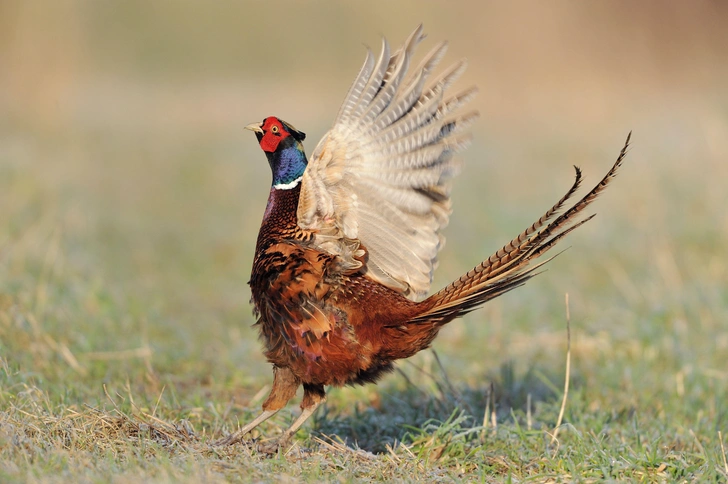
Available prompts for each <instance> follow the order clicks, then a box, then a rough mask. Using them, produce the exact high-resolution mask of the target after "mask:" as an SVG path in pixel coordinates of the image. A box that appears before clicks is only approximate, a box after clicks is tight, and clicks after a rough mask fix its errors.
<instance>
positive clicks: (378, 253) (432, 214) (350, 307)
mask: <svg viewBox="0 0 728 484" xmlns="http://www.w3.org/2000/svg"><path fill="white" fill-rule="evenodd" d="M423 38H424V35H423V30H422V26H421V25H420V26H419V27H418V28H417V29H416V30H415V31H414V32H413V33H412V34H411V35H410V36H409V38H407V40H406V42H405V43H404V45H403V46H402V47H401V48H400V49H398V50H396V51H395V52H394V53H390V47H389V44H388V43H387V41H386V39H383V42H382V43H383V45H382V50H381V53H380V54H379V57H378V59H376V60H375V58H374V56H373V54H372V52H371V51H367V57H366V60H365V62H364V65H363V67H362V68H361V71H360V72H359V74H358V76H357V77H356V80H355V81H354V83H353V85H352V86H351V88H350V89H349V92H348V94H347V95H346V98H345V100H344V103H343V105H342V107H341V109H340V111H339V113H338V115H337V117H336V120H335V122H334V124H333V127H332V128H331V129H330V130H329V131H328V132H327V133H326V134H325V135H324V137H323V139H322V140H321V141H320V142H319V143H318V145H317V146H316V148H315V149H314V151H313V156H312V157H311V159H310V160H307V158H306V154H305V153H304V149H303V144H302V143H303V141H304V139H305V137H306V135H305V134H304V133H303V132H302V131H300V130H298V129H296V128H295V127H294V126H293V125H292V124H290V123H287V122H285V121H283V120H281V119H279V118H276V117H268V118H265V119H264V120H263V122H261V123H253V124H250V125H248V126H246V127H245V128H246V129H248V130H251V131H253V132H254V133H255V135H256V137H257V139H258V142H259V144H260V147H261V148H262V149H263V151H264V152H265V155H266V157H267V158H268V163H269V164H270V168H271V170H272V173H273V183H272V187H271V190H270V195H269V197H268V203H267V206H266V208H265V213H264V215H263V222H262V225H261V228H260V232H259V234H258V240H257V245H256V249H255V258H254V261H253V268H252V275H251V278H250V282H249V284H250V287H251V292H252V302H253V304H254V307H255V313H256V315H257V317H258V322H257V323H256V325H257V326H258V328H259V330H260V339H261V340H262V342H263V345H264V347H265V356H266V358H267V359H268V361H269V362H270V363H272V364H273V374H274V378H273V387H272V390H271V392H270V395H269V396H268V398H267V399H266V400H265V402H264V403H263V411H262V413H261V414H260V415H259V416H258V417H256V418H255V419H254V420H253V421H251V422H250V423H248V424H247V425H245V426H244V427H243V428H242V429H240V430H239V431H237V432H235V433H233V434H231V435H229V436H228V437H227V438H224V439H221V440H219V441H217V442H216V443H217V444H218V445H227V444H233V443H236V442H239V441H241V440H242V438H243V436H244V435H245V434H247V433H248V432H250V431H251V430H253V429H254V428H255V427H257V426H258V425H259V424H260V423H261V422H263V421H265V420H266V419H268V418H270V417H271V416H272V415H274V414H275V413H276V412H278V411H279V410H280V409H281V408H283V407H284V406H285V405H286V404H287V403H288V401H289V400H290V399H291V398H292V397H293V396H294V395H295V393H296V391H297V390H298V388H299V387H300V386H301V385H302V386H303V399H302V402H301V410H302V412H301V414H300V416H299V417H298V418H297V419H296V420H295V421H294V422H293V424H292V425H291V426H290V427H289V428H288V429H287V430H285V431H284V432H283V433H282V435H281V436H280V438H279V439H277V440H275V441H272V442H271V443H269V444H268V445H267V446H266V447H264V450H266V449H267V450H266V451H274V450H275V449H277V448H280V447H284V446H286V445H287V444H288V443H289V442H290V439H291V437H292V436H293V435H294V434H295V432H296V431H297V430H298V429H299V428H300V427H301V425H302V424H303V423H304V422H305V421H306V419H308V418H309V417H310V416H311V415H312V414H313V413H314V411H315V410H316V408H318V407H319V405H321V403H322V402H324V401H325V399H326V393H325V387H326V386H342V385H358V384H365V383H373V382H376V381H377V380H378V379H379V378H380V377H381V376H382V375H383V374H385V373H387V372H389V371H391V370H392V369H393V362H394V361H395V360H398V359H401V358H408V357H410V356H412V355H414V354H415V353H417V352H418V351H421V350H423V349H424V348H427V347H428V346H429V345H430V343H432V341H433V339H434V338H435V337H436V336H437V334H438V332H439V331H440V329H441V328H442V327H443V326H444V325H445V324H447V323H449V322H450V321H452V320H453V319H455V318H457V317H459V316H462V315H464V314H466V313H468V312H470V311H472V310H474V309H476V308H478V307H480V306H482V305H483V304H484V303H486V302H487V301H489V300H491V299H493V298H495V297H498V296H500V295H501V294H504V293H506V292H508V291H510V290H511V289H514V288H516V287H518V286H520V285H522V284H524V283H525V282H526V281H527V280H528V279H530V278H531V277H533V276H534V275H535V274H536V271H537V269H538V268H539V267H540V266H542V265H543V264H545V263H546V262H548V261H549V260H550V259H547V260H541V261H539V258H540V257H541V256H543V255H544V254H545V253H546V252H548V251H549V249H551V248H552V247H553V246H554V245H556V243H557V242H558V241H560V240H561V239H562V238H563V237H564V236H566V235H567V234H568V233H569V232H571V231H572V230H574V229H576V228H578V227H579V226H581V225H582V224H584V223H586V222H587V221H589V220H591V218H592V217H593V216H594V215H591V216H588V217H586V218H584V217H580V215H582V212H583V211H584V209H585V208H586V207H587V206H588V205H589V204H590V203H591V202H593V201H594V199H595V198H596V197H597V196H598V195H599V194H600V193H601V192H602V191H603V190H604V189H605V188H606V187H607V185H608V184H609V183H610V181H611V180H612V179H613V178H614V177H615V175H616V173H617V170H618V169H619V167H620V166H621V164H622V160H623V159H624V157H625V154H626V152H627V147H628V145H629V138H630V136H631V133H630V136H628V137H627V141H626V143H625V145H624V148H622V150H621V152H620V154H619V157H618V158H617V161H616V162H615V163H614V165H613V166H612V168H611V169H610V170H609V171H608V172H607V174H606V175H605V176H604V178H602V180H601V181H600V182H599V184H597V185H596V186H595V187H594V188H593V189H592V190H591V191H589V193H587V194H586V195H585V196H584V197H583V198H581V199H580V200H578V201H577V202H576V203H575V204H573V205H572V206H571V207H570V208H568V209H566V210H564V208H565V206H566V204H567V202H568V201H569V200H571V198H572V196H573V195H574V193H575V192H576V190H577V189H578V188H579V186H580V184H581V181H582V174H581V171H580V170H579V168H577V167H575V169H576V177H575V181H574V183H573V184H572V186H571V188H570V189H569V190H568V191H567V192H566V194H565V195H564V196H563V197H562V198H561V199H560V200H559V201H558V202H556V204H555V205H553V206H552V207H551V208H549V209H548V210H547V211H546V213H544V214H543V215H542V216H541V217H540V218H539V219H538V220H536V221H535V222H534V223H533V224H532V225H531V226H530V227H528V228H527V229H526V230H524V231H523V232H521V233H520V234H518V235H517V236H516V237H515V238H514V239H513V240H511V241H510V242H508V243H507V244H505V245H504V246H503V247H502V248H501V249H500V250H498V251H497V252H496V253H495V254H493V255H491V256H490V257H488V258H487V259H485V260H484V261H482V262H481V263H480V264H478V265H477V266H476V267H475V268H473V269H472V270H471V271H469V272H467V273H466V274H464V275H462V276H461V277H459V278H457V279H456V280H455V281H453V282H452V283H451V284H449V285H448V286H446V287H445V288H444V289H442V290H440V291H438V292H436V293H434V294H432V295H431V296H429V297H425V296H426V295H427V293H428V291H429V288H430V284H431V282H432V274H433V270H434V269H435V267H436V265H437V254H438V251H439V249H440V248H441V247H442V244H443V241H444V239H443V236H442V235H441V229H442V228H443V227H444V226H445V225H446V224H447V222H448V218H449V215H450V212H451V208H450V205H451V204H450V180H451V179H452V177H453V175H454V174H455V173H456V172H457V169H458V163H457V162H456V161H455V160H454V159H453V155H454V154H455V153H457V152H459V151H461V150H462V149H463V148H465V147H466V146H467V144H468V142H469V139H470V136H469V134H467V132H466V131H467V128H468V127H469V126H470V125H471V124H472V123H473V121H474V120H475V119H476V118H477V116H478V114H477V113H476V112H469V113H466V114H463V115H456V111H458V110H459V108H461V107H463V106H464V105H466V104H467V103H468V102H469V101H470V100H471V99H472V97H473V96H474V95H475V93H476V89H475V88H471V89H467V90H465V91H464V92H461V93H459V94H456V95H454V96H451V97H447V96H446V93H447V91H448V88H449V87H450V86H451V85H452V84H453V82H455V80H456V79H457V78H458V77H459V76H460V75H461V74H462V73H463V71H464V70H465V66H466V63H465V61H460V62H458V63H456V64H454V65H453V66H452V67H450V68H449V69H447V70H445V71H444V73H443V74H441V75H440V76H439V77H437V78H436V79H435V80H433V81H432V82H429V83H427V80H428V78H429V77H430V74H431V73H432V71H433V70H434V69H435V67H436V66H437V64H438V63H439V62H440V60H441V59H442V58H443V56H444V55H445V51H446V48H447V44H446V43H445V42H442V43H440V44H438V45H437V46H435V47H434V48H433V49H432V51H431V52H430V53H429V54H427V55H426V56H425V58H424V60H423V61H422V62H421V63H420V64H419V66H418V67H417V68H415V69H414V72H413V74H412V75H410V76H408V75H407V74H408V72H409V70H410V69H409V68H410V62H411V60H412V56H413V54H414V51H415V48H416V47H417V45H418V44H419V43H420V42H421V41H422V40H423Z"/></svg>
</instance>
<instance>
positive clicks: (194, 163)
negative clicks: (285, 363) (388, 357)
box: [0, 1, 728, 483]
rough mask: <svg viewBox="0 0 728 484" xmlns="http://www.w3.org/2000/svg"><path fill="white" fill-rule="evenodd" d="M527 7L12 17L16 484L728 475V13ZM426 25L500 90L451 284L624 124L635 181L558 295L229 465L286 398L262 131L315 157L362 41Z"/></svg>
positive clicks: (7, 376) (251, 7)
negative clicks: (268, 277)
mask: <svg viewBox="0 0 728 484" xmlns="http://www.w3.org/2000/svg"><path fill="white" fill-rule="evenodd" d="M522 7H524V8H517V7H516V6H508V5H507V4H505V3H481V2H477V3H476V2H473V3H472V4H467V3H461V4H449V3H443V4H442V5H440V4H434V3H432V4H429V3H428V4H427V6H426V7H424V10H423V9H422V8H423V7H420V4H419V3H415V2H402V3H397V4H393V5H389V4H387V5H386V6H385V4H375V5H372V6H366V5H364V4H357V3H346V4H344V3H341V4H339V3H310V4H304V3H300V4H299V3H288V2H277V3H270V2H256V3H250V4H242V3H233V2H223V3H216V4H214V6H213V5H212V4H210V5H207V4H205V5H204V6H203V4H202V3H200V4H198V3H195V2H186V1H185V2H167V3H154V4H147V3H146V2H124V3H121V2H120V3H118V4H114V3H111V2H108V3H106V2H105V3H101V2H91V1H88V2H68V3H41V2H37V3H34V2H3V3H1V4H0V32H2V33H1V34H0V481H1V482H9V483H10V482H42V483H46V482H49V483H50V482H117V483H124V482H141V481H146V482H225V481H232V482H299V481H301V482H321V481H335V482H358V481H391V480H394V481H405V482H410V481H418V482H459V481H478V482H504V481H511V482H522V481H535V482H569V481H585V482H597V481H642V482H693V481H700V482H725V481H726V480H727V479H728V463H726V447H728V369H727V368H728V365H726V362H727V361H728V257H727V256H728V251H727V250H726V247H728V211H727V210H726V207H728V189H727V188H726V187H728V92H727V91H726V86H728V64H727V63H726V62H725V60H726V58H725V49H724V47H723V46H725V45H728V44H727V42H728V29H726V28H725V27H726V26H728V9H726V8H725V7H724V6H723V5H722V4H719V3H709V2H702V3H701V2H693V3H690V5H688V4H687V3H686V4H684V5H683V4H680V3H677V2H675V3H673V4H664V3H662V2H660V3H658V2H654V3H649V2H645V3H640V5H639V6H636V5H635V4H633V3H629V2H608V3H594V4H591V3H590V4H582V3H569V2H558V3H550V4H548V7H547V6H546V4H542V3H536V2H533V3H530V4H528V8H525V5H523V6H522ZM421 21H423V22H424V23H425V28H426V31H427V32H428V33H429V34H430V36H429V38H428V39H427V41H426V42H425V44H426V45H425V46H424V47H422V48H421V50H422V51H425V52H426V51H427V50H429V48H430V47H431V46H432V45H434V43H435V42H436V41H438V40H440V39H443V38H447V39H450V40H451V43H450V48H451V50H450V53H449V55H448V57H447V60H451V61H455V60H456V59H459V58H460V57H463V56H464V57H467V58H468V59H469V61H470V68H469V71H468V73H467V74H466V76H465V78H464V79H463V80H461V81H459V83H458V86H459V87H461V88H464V87H467V86H469V85H471V84H477V85H478V86H479V87H480V89H481V94H480V96H479V97H478V98H477V100H476V102H475V104H476V108H477V109H479V111H480V112H481V115H482V117H481V120H480V121H478V123H477V124H476V125H475V127H474V128H473V134H474V144H473V146H472V147H471V148H470V149H469V150H468V151H467V152H465V153H464V154H463V156H462V160H463V163H464V170H463V173H462V175H461V176H460V177H459V178H458V179H457V182H456V184H455V188H454V196H453V201H454V215H453V218H452V220H451V223H450V225H449V227H448V228H447V229H446V233H445V234H446V236H447V239H448V241H447V245H446V247H445V249H444V250H443V252H442V253H441V262H440V266H439V268H438V271H437V272H436V279H435V283H434V287H435V288H439V287H442V286H443V285H445V284H447V283H448V282H449V281H450V280H452V279H454V278H456V277H458V276H459V275H460V274H462V273H463V272H465V271H467V270H469V269H470V268H471V267H473V266H474V265H476V264H477V263H479V262H480V261H481V260H482V259H483V258H485V257H487V256H488V255H490V254H491V253H492V252H494V251H495V250H496V249H498V248H499V247H500V246H501V245H502V244H503V243H505V242H506V241H508V240H510V238H511V237H513V236H514V235H516V234H517V233H518V232H520V231H521V230H522V229H524V228H525V227H526V226H528V225H529V224H530V223H531V222H532V221H533V220H534V219H535V218H536V217H538V216H539V215H541V213H542V212H543V211H545V210H546V209H547V208H548V207H549V206H550V205H551V204H552V203H553V202H555V201H556V200H557V199H558V197H560V196H561V195H562V193H563V192H564V191H565V190H566V189H567V188H568V187H569V186H570V184H571V181H572V176H573V170H572V168H571V165H574V164H576V165H579V166H580V167H581V168H582V169H583V171H584V172H585V174H586V184H585V185H592V184H594V183H596V182H597V180H598V179H599V178H600V177H601V176H602V175H603V173H604V172H606V170H607V169H608V168H609V167H610V166H611V164H612V163H613V162H614V159H615V158H616V156H617V154H618V153H619V149H620V148H621V146H622V143H623V141H624V138H625V137H626V136H627V133H628V132H629V131H630V130H632V131H633V142H632V148H631V149H630V152H629V155H628V158H627V160H626V162H625V164H624V167H623V170H622V172H621V174H620V175H619V177H618V178H617V180H615V183H614V184H613V185H612V187H611V188H610V189H609V190H607V191H606V193H605V194H604V195H603V196H602V197H601V198H600V200H599V201H598V202H596V203H595V205H594V209H593V210H592V212H598V216H597V217H596V218H595V219H594V220H593V221H591V222H590V223H589V224H587V225H586V226H584V227H583V228H581V229H579V230H578V231H577V232H575V233H574V234H572V235H570V236H569V237H568V240H567V242H566V243H564V244H563V245H564V248H567V247H568V248H569V249H568V250H566V251H565V252H564V253H563V254H561V255H560V256H559V257H557V258H556V259H555V260H554V261H552V262H551V263H549V265H548V270H547V271H546V272H545V273H544V274H541V275H539V276H538V277H537V278H536V279H534V280H532V281H530V282H529V283H528V285H527V286H526V287H523V288H519V289H517V290H516V291H514V292H511V293H509V294H507V295H505V296H503V297H502V298H500V299H497V300H495V301H493V302H492V303H489V304H488V305H487V306H486V307H485V308H483V309H482V310H480V311H477V312H475V313H472V314H471V315H469V316H468V317H466V318H464V319H463V320H458V321H456V322H453V323H451V324H450V325H448V326H447V327H446V328H445V329H444V330H443V331H442V332H441V334H440V336H439V337H438V339H437V340H436V341H435V344H434V345H433V349H432V350H431V351H425V352H422V353H420V354H419V355H417V356H416V357H414V358H411V359H410V360H407V361H403V362H401V363H400V364H399V366H398V368H397V371H396V372H395V373H393V374H392V375H390V376H388V377H386V378H385V379H383V380H382V381H381V382H380V383H379V384H378V385H376V386H374V385H369V386H365V387H357V388H342V389H331V390H330V391H329V398H328V402H327V403H326V405H325V407H324V408H322V409H320V410H319V412H318V413H317V414H316V415H315V417H314V418H313V419H312V420H311V421H309V422H308V423H307V424H306V425H305V426H304V428H303V429H302V430H301V431H299V433H298V434H297V436H296V441H295V443H294V445H293V446H292V448H291V449H290V450H289V451H287V452H285V453H281V454H279V455H277V456H274V457H272V458H271V457H265V456H262V455H260V454H258V453H257V452H256V451H255V448H254V446H253V447H250V448H249V447H246V446H243V445H236V446H233V447H230V448H216V447H212V446H210V442H211V441H212V440H214V439H216V438H219V437H221V436H223V435H227V434H228V433H229V432H232V431H234V430H235V429H236V428H238V426H240V425H242V424H244V423H246V422H247V421H249V420H250V419H251V418H253V417H254V416H255V415H256V414H257V412H258V411H259V409H260V404H261V402H262V400H263V399H264V398H265V396H266V394H267V393H266V392H267V391H268V390H269V388H270V386H269V385H270V383H271V381H272V373H271V369H270V366H269V364H268V363H267V362H266V361H265V359H264V358H263V356H262V353H261V351H260V344H259V342H258V341H257V329H256V328H253V327H252V324H253V323H254V322H255V321H254V318H253V316H252V314H251V308H250V306H249V304H248V299H249V296H250V293H249V289H248V286H247V284H246V281H247V277H248V275H249V274H250V264H251V260H252V255H253V248H254V243H255V237H256V235H257V229H258V226H259V223H260V219H261V216H262V213H263V210H264V208H265V201H266V197H267V193H268V187H269V185H268V184H269V182H270V171H269V168H268V166H267V163H266V161H265V157H264V155H263V154H262V153H261V152H260V150H259V147H258V146H257V143H256V142H255V139H254V137H253V136H252V135H251V134H250V133H249V132H247V131H243V129H242V127H243V126H245V125H246V124H248V123H251V122H254V121H259V120H261V119H262V118H263V117H265V116H267V115H277V116H280V117H281V118H283V119H285V120H287V121H290V122H291V123H293V124H294V125H295V126H296V127H297V128H300V129H301V130H303V131H305V132H306V133H307V135H308V138H307V141H306V148H307V150H308V152H309V153H310V152H311V151H312V150H313V147H314V146H315V143H316V142H317V140H318V139H320V137H321V136H322V135H323V133H324V132H325V131H326V129H327V128H328V126H329V124H330V123H331V121H332V120H333V118H334V116H335V114H336V111H337V109H338V105H339V103H340V101H341V100H342V98H343V96H344V93H345V91H346V89H347V88H348V86H349V83H350V82H351V80H352V79H353V76H354V75H355V74H356V72H357V71H358V69H359V66H360V63H361V61H362V60H363V56H364V48H363V47H362V42H364V43H365V44H366V45H370V46H372V48H373V49H376V48H378V45H379V38H380V35H382V34H384V35H386V36H387V37H388V38H389V40H390V41H391V42H392V43H393V44H395V45H397V44H399V43H400V42H401V41H402V40H403V39H404V38H405V36H406V35H407V34H409V32H410V31H411V29H413V28H414V27H415V26H416V25H417V24H418V23H419V22H421ZM567 294H568V308H567V304H566V301H565V300H566V299H567V298H566V295H567ZM567 310H568V314H569V322H570V336H571V341H570V353H569V356H570V375H569V377H570V378H569V383H570V387H569V390H568V394H567V395H566V398H565V399H564V382H565V372H566V365H567V341H568V340H567ZM299 397H300V395H299ZM562 401H565V402H566V403H565V412H564V416H563V419H562V420H561V421H560V420H559V411H560V408H561V406H562ZM297 404H298V401H297V400H296V403H295V404H292V405H290V406H289V407H288V408H286V409H285V410H284V411H281V412H279V414H278V415H276V416H275V417H274V418H272V419H271V420H270V421H268V422H266V423H265V424H263V425H262V426H261V427H260V428H259V429H258V431H256V432H254V434H253V435H252V437H255V438H260V439H265V438H271V437H274V436H275V435H276V434H277V433H279V432H280V431H281V430H282V429H283V428H285V427H286V426H287V425H288V424H289V423H290V422H291V421H292V419H293V418H295V416H297V415H298V412H299V409H298V407H297ZM559 422H560V425H558V424H559ZM557 425H558V427H557ZM557 428H558V431H556V429H557Z"/></svg>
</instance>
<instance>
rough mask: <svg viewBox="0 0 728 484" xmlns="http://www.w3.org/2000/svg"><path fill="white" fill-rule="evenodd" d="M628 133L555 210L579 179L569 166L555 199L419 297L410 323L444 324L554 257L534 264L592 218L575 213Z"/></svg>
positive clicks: (599, 188)
mask: <svg viewBox="0 0 728 484" xmlns="http://www.w3.org/2000/svg"><path fill="white" fill-rule="evenodd" d="M631 137H632V132H631V131H630V133H629V134H628V135H627V140H626V141H625V143H624V147H623V148H622V150H621V151H620V153H619V157H618V158H617V161H616V162H615V163H614V165H613V166H612V168H611V169H610V170H609V171H608V172H607V174H606V175H605V176H604V178H602V179H601V180H600V181H599V183H598V184H597V185H596V186H595V187H594V188H593V189H592V190H591V191H590V192H589V193H587V194H586V195H585V196H584V197H582V198H581V199H580V200H579V201H578V202H576V203H575V204H574V205H573V206H572V207H571V208H569V209H568V210H566V211H564V212H563V213H561V215H559V213H560V212H561V210H562V209H563V207H564V205H565V204H566V202H567V201H568V200H570V199H571V197H572V196H573V195H574V193H575V192H576V190H577V189H578V188H579V186H580V184H581V181H582V174H581V170H580V169H579V168H578V167H574V168H575V169H576V177H575V180H574V183H573V184H572V186H571V188H570V189H569V190H568V191H567V192H566V194H565V195H564V196H563V197H561V199H560V200H559V201H558V202H556V203H555V204H554V205H553V206H552V207H551V208H550V209H549V210H547V211H546V213H544V214H543V215H542V216H541V217H540V218H539V219H538V220H536V221H535V222H534V223H533V224H532V225H531V226H530V227H528V228H527V229H526V230H524V231H523V232H521V233H520V234H518V236H516V237H515V238H514V239H513V240H511V241H510V242H508V243H507V244H506V245H504V246H503V247H502V248H501V249H500V250H498V251H497V252H496V253H495V254H493V255H492V256H490V257H488V258H487V259H485V260H484V261H483V262H481V263H480V264H478V265H477V266H476V267H474V268H473V269H472V270H470V271H469V272H467V273H466V274H464V275H463V276H461V277H460V278H459V279H457V280H455V281H453V282H452V283H451V284H449V285H448V286H447V287H445V288H444V289H442V290H441V291H439V292H437V293H435V294H433V295H432V296H430V297H429V298H427V299H425V300H424V301H422V303H421V306H422V307H423V308H426V309H425V310H424V311H423V312H422V313H420V314H419V315H417V316H416V317H414V318H413V319H411V320H410V324H421V323H428V324H434V325H435V326H440V325H442V324H445V323H448V322H449V321H452V320H453V319H454V318H456V317H458V316H462V315H463V314H466V313H468V312H470V311H472V310H473V309H476V308H478V307H480V306H481V305H483V304H484V303H486V302H487V301H490V300H491V299H494V298H496V297H498V296H500V295H501V294H504V293H506V292H508V291H510V290H512V289H515V288H516V287H518V286H521V285H523V284H525V283H526V281H528V280H529V279H530V278H532V277H534V276H535V275H537V274H539V272H538V269H539V268H541V267H542V266H543V265H544V264H546V263H548V262H549V261H551V260H552V259H553V258H554V257H556V256H552V257H550V258H548V259H546V260H543V261H541V262H538V263H536V261H537V259H538V258H539V257H541V256H542V255H543V254H545V253H546V252H548V251H549V250H550V249H551V248H553V247H554V246H555V245H556V244H557V243H558V242H559V241H560V240H561V239H563V238H564V237H565V236H566V235H568V234H569V233H571V232H572V231H574V230H576V229H577V228H579V227H581V226H582V225H584V224H585V223H586V222H588V221H589V220H591V219H592V218H594V216H595V214H593V215H590V216H588V217H586V218H582V219H579V216H580V215H582V212H583V211H584V209H586V208H587V207H588V206H589V205H590V204H591V203H592V202H593V201H594V200H595V199H596V198H597V196H599V194H600V193H602V192H603V191H604V190H605V189H606V187H607V186H608V185H609V183H610V182H611V181H612V180H613V179H614V178H615V176H616V174H617V171H618V170H619V168H620V167H621V166H622V162H623V161H624V158H625V156H626V155H627V149H628V148H629V142H630V138H631ZM556 255H558V254H556Z"/></svg>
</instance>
